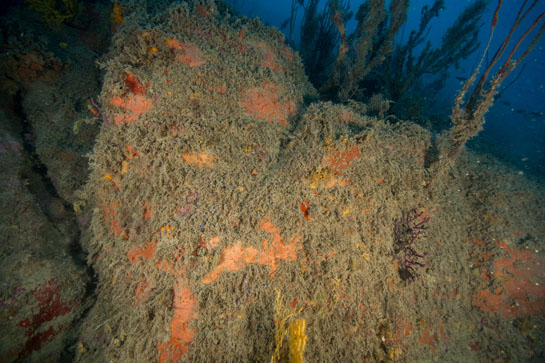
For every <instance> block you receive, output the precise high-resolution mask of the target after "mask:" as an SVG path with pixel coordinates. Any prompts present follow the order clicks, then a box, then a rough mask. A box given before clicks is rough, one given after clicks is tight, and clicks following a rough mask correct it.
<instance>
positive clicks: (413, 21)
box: [229, 0, 545, 179]
mask: <svg viewBox="0 0 545 363" xmlns="http://www.w3.org/2000/svg"><path fill="white" fill-rule="evenodd" d="M229 2H230V3H231V4H232V5H233V6H234V7H235V8H237V9H238V10H239V11H240V12H241V13H242V14H244V15H246V16H248V17H259V18H260V19H261V20H262V22H264V23H265V24H268V25H271V26H276V27H277V28H280V26H281V24H282V22H283V21H284V20H285V19H286V18H287V17H289V15H290V9H291V4H292V1H291V0H278V1H274V2H273V1H267V0H260V1H254V0H230V1H229ZM307 2H308V1H306V3H307ZM471 2H472V0H446V1H445V7H444V9H443V10H442V11H441V12H440V15H439V17H437V18H434V19H433V20H432V21H431V23H430V24H431V31H430V32H429V33H428V35H427V40H429V41H431V43H432V45H434V46H436V47H437V46H439V45H440V44H441V37H442V36H443V34H444V32H445V31H446V29H447V28H448V27H449V26H450V25H451V24H452V23H453V22H454V20H455V19H456V17H457V16H458V15H459V14H460V13H461V12H462V11H463V9H464V8H465V7H466V6H467V5H468V4H470V3H471ZM532 2H533V1H529V2H528V3H529V4H530V3H532ZM325 3H326V1H325V0H322V1H321V4H320V5H321V6H322V7H323V6H324V5H325ZM361 3H362V1H351V2H350V7H351V10H352V11H354V12H356V11H357V9H358V7H359V6H360V4H361ZM387 3H389V1H387ZM432 3H433V1H431V0H415V1H410V6H409V11H408V20H407V22H406V23H405V25H404V26H403V27H402V29H401V30H400V31H399V33H398V35H397V40H398V41H403V38H406V37H407V35H408V34H409V33H410V31H411V30H413V29H416V28H417V27H418V25H419V23H420V14H421V8H422V6H423V5H426V4H427V5H429V6H431V4H432ZM522 3H523V1H522V0H505V1H503V5H502V7H501V9H500V12H499V16H498V25H497V27H496V30H495V34H494V38H493V41H492V44H491V46H490V50H489V53H488V56H487V58H486V59H490V58H491V57H492V55H493V54H494V52H495V51H496V49H497V48H498V47H499V45H500V44H501V42H502V41H503V40H504V39H505V38H506V36H507V34H508V33H509V31H510V29H511V26H512V25H513V22H514V19H515V17H516V14H517V13H518V11H519V9H520V6H521V4H522ZM497 4H498V3H497V1H496V0H490V1H489V2H488V6H487V11H486V13H485V14H484V16H483V17H482V20H481V30H480V34H479V38H480V43H481V46H480V48H479V49H478V50H477V51H476V52H475V53H473V54H472V55H471V56H470V57H469V58H468V59H466V60H465V61H463V62H461V64H460V67H459V69H455V68H454V67H452V68H451V69H450V71H449V78H448V80H447V82H446V84H445V87H444V88H443V89H442V90H441V91H440V92H439V94H436V95H434V97H433V102H431V104H428V105H427V107H429V108H431V109H433V110H434V111H435V112H438V113H440V114H441V115H442V117H444V118H445V119H448V117H449V115H450V110H451V108H452V105H453V103H454V97H455V95H456V93H457V92H458V90H459V89H460V88H461V87H462V84H463V83H462V81H461V79H466V78H468V77H469V75H470V74H471V72H472V71H473V69H474V68H475V65H476V64H477V63H478V60H479V59H480V57H481V55H482V54H483V51H484V48H485V45H486V43H487V41H488V38H489V36H490V31H491V20H492V17H493V13H494V10H495V9H496V6H497ZM544 11H545V3H544V2H543V1H542V2H538V4H537V5H536V7H535V8H534V9H533V10H532V12H531V13H530V14H529V15H528V17H527V19H525V21H524V22H523V23H522V24H521V25H520V26H519V29H518V30H517V31H516V32H515V33H514V35H513V37H512V40H511V45H510V47H509V48H508V49H507V51H506V54H507V53H508V52H509V51H510V49H512V46H513V45H514V44H515V43H516V42H517V41H518V39H519V38H520V36H521V35H522V34H523V33H524V32H525V31H526V30H527V29H528V27H529V26H530V25H531V23H532V22H533V21H534V20H535V18H536V17H537V16H538V14H541V13H543V12H544ZM302 14H303V10H302V8H299V10H298V14H297V15H298V16H297V19H298V21H299V24H300V21H301V18H302ZM354 26H355V21H354V20H352V21H351V22H350V23H348V24H347V30H348V31H350V30H351V29H353V28H354ZM538 28H539V27H537V28H536V29H535V30H534V32H533V33H532V34H531V35H530V36H529V37H527V39H526V41H524V42H522V43H521V45H520V47H519V50H518V52H517V53H516V54H515V57H514V59H516V58H518V57H519V56H520V55H521V54H522V53H523V52H524V51H525V50H526V49H527V47H528V44H529V40H530V39H532V38H533V36H534V35H535V34H536V33H537V30H538ZM283 32H284V33H285V34H286V36H287V32H288V30H287V28H285V29H283ZM299 37H300V34H299V29H298V27H295V30H294V35H293V39H294V40H295V42H296V44H297V42H298V39H299ZM504 59H505V56H504V57H503V59H502V60H500V62H499V63H498V64H503V61H504ZM495 70H497V68H496V69H495ZM492 73H493V72H492ZM512 81H513V82H512ZM485 119H486V123H485V125H484V130H483V131H482V132H481V133H480V134H479V135H478V136H477V137H476V138H474V139H473V140H471V141H470V142H469V144H468V147H469V148H471V149H473V150H476V151H478V152H480V153H488V154H492V155H493V156H494V157H496V158H498V159H500V160H501V161H503V162H505V163H508V164H510V165H511V166H512V168H513V171H514V172H518V173H521V172H522V173H524V174H528V175H535V176H539V177H540V178H544V179H545V37H543V38H541V39H540V40H539V42H538V43H537V45H536V46H535V48H534V50H533V52H532V53H530V54H529V56H528V57H526V59H525V60H524V62H523V63H521V64H519V65H518V67H517V69H515V70H514V71H513V72H512V73H511V74H510V75H509V77H508V78H507V79H506V80H505V81H504V83H503V85H502V87H501V88H500V97H499V98H498V99H496V102H495V104H494V106H493V107H492V108H491V109H490V110H489V112H488V113H487V115H486V117H485Z"/></svg>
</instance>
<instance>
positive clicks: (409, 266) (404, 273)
mask: <svg viewBox="0 0 545 363" xmlns="http://www.w3.org/2000/svg"><path fill="white" fill-rule="evenodd" d="M423 213H424V212H420V213H419V212H418V211H417V209H416V208H413V209H411V210H409V211H408V212H403V211H402V215H401V219H400V220H399V221H397V222H396V224H395V228H394V251H395V254H396V259H397V261H398V263H399V270H398V271H399V276H400V277H401V279H403V280H404V281H408V282H409V283H412V282H413V281H414V280H415V279H416V278H417V277H418V276H419V274H418V272H417V269H418V268H420V267H425V266H426V264H425V263H424V261H423V260H424V258H425V257H426V256H427V255H428V253H426V252H424V253H418V252H417V250H416V247H415V245H416V241H417V240H418V239H419V238H420V237H421V236H422V235H424V232H425V231H426V230H427V229H428V228H429V227H428V223H429V221H430V217H428V216H426V217H422V216H423Z"/></svg>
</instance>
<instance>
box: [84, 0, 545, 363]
mask: <svg viewBox="0 0 545 363" xmlns="http://www.w3.org/2000/svg"><path fill="white" fill-rule="evenodd" d="M103 64H104V65H105V67H106V75H105V79H104V85H103V89H102V93H101V96H100V102H99V103H100V106H99V108H100V112H99V113H100V118H101V119H102V121H103V123H102V128H101V131H100V134H99V136H98V138H97V140H96V144H95V147H94V151H93V153H92V155H91V157H90V166H91V174H90V177H89V180H88V183H87V185H86V187H85V191H84V194H85V196H86V198H87V200H88V203H89V205H90V207H91V209H92V217H91V225H90V232H89V233H90V234H89V235H88V236H87V238H86V246H85V247H86V249H87V250H88V252H89V262H90V264H91V265H92V267H93V268H94V270H95V271H96V273H97V278H98V286H97V302H96V304H95V305H94V306H93V308H92V309H91V310H90V312H89V314H88V315H87V316H86V317H85V319H84V322H83V324H82V327H83V328H82V332H81V335H80V341H79V345H78V347H79V350H78V357H77V358H78V360H79V361H89V362H91V361H118V362H132V361H141V362H155V361H159V362H175V361H252V360H259V361H262V360H269V359H270V358H271V357H273V356H274V357H275V358H274V359H287V357H288V356H289V351H288V350H289V344H287V343H286V341H287V340H289V337H288V335H289V334H288V333H287V332H288V330H289V329H288V327H289V326H295V325H292V323H293V324H295V322H297V321H299V323H297V324H298V325H297V326H299V327H304V328H299V333H298V334H293V335H294V337H297V338H298V339H303V338H302V337H303V334H304V342H305V343H304V344H291V345H292V346H294V347H295V346H298V347H301V346H302V347H303V348H301V349H303V350H304V351H299V352H297V353H296V352H291V354H292V355H295V354H297V356H299V357H303V356H304V357H306V359H308V361H335V360H338V359H339V358H338V357H340V356H342V357H343V360H346V361H361V360H365V359H368V360H372V361H381V360H384V361H385V360H388V359H392V360H394V359H401V360H402V359H405V360H409V361H410V360H416V359H422V357H426V358H425V359H430V360H431V359H433V357H434V354H439V353H441V354H443V353H444V354H447V352H450V353H448V354H451V355H450V356H449V359H452V360H456V354H458V353H459V352H461V351H465V350H467V349H469V347H470V343H471V344H473V343H474V342H473V341H472V339H474V337H473V336H472V334H473V333H471V332H467V331H463V332H462V331H461V330H460V329H459V328H457V327H458V326H459V325H458V324H462V325H463V324H466V325H467V326H470V325H471V324H473V323H475V322H479V321H480V319H481V318H482V315H480V314H482V311H481V308H482V307H483V306H484V305H486V304H487V303H488V302H490V301H491V299H489V298H487V297H488V296H489V295H490V294H488V295H486V296H485V295H483V294H481V295H482V296H483V297H481V298H478V299H477V298H476V299H475V301H474V302H473V300H472V298H471V296H472V293H473V291H471V287H470V286H469V283H468V281H470V280H471V279H472V276H473V272H472V271H470V270H469V268H468V267H467V266H468V264H469V263H470V259H469V255H470V250H471V246H470V244H464V242H463V241H464V239H467V238H468V236H469V235H470V234H472V233H475V234H476V233H480V231H482V230H483V229H477V228H474V229H473V230H469V229H468V228H466V227H467V226H466V223H465V222H464V223H462V224H460V221H462V220H464V221H466V220H467V219H468V218H469V219H471V218H473V217H474V216H475V215H474V214H472V213H474V211H473V210H472V208H475V206H474V205H472V204H471V203H470V202H468V201H467V200H466V199H464V198H465V194H464V193H463V192H462V191H461V190H462V188H460V186H461V185H462V183H464V182H467V181H464V180H463V178H462V177H460V176H457V177H452V180H451V182H450V183H449V184H444V185H442V184H438V183H437V184H434V185H431V186H430V182H431V180H430V179H429V176H428V171H427V169H426V168H425V163H426V157H427V155H426V152H427V150H430V149H431V141H430V135H429V133H428V132H427V131H425V130H423V129H422V128H420V127H418V126H416V125H414V124H411V123H408V122H407V123H406V122H399V123H398V124H396V125H390V124H388V123H386V122H384V121H383V120H378V119H376V118H371V117H367V116H364V115H361V114H359V113H358V112H357V111H356V110H357V109H359V110H361V109H364V107H361V105H357V104H355V103H352V104H351V107H347V106H341V105H334V104H331V103H315V104H312V105H306V108H305V107H304V105H303V98H304V96H305V95H309V94H313V93H314V92H315V91H314V90H313V89H312V87H311V86H310V85H309V84H308V82H307V81H306V78H305V76H304V74H303V72H302V66H301V62H300V60H299V58H298V56H297V55H296V54H295V53H293V51H292V50H290V49H289V48H287V47H286V46H285V45H284V42H283V39H282V36H281V35H280V33H278V32H276V31H274V30H271V29H269V28H266V27H264V26H263V25H261V24H260V23H259V22H258V21H255V20H248V19H233V18H229V17H228V15H227V13H225V12H223V11H220V8H219V6H216V5H215V3H214V2H204V1H203V2H192V3H190V4H188V3H184V4H183V5H181V6H174V7H172V8H170V9H169V10H167V11H166V12H164V13H158V14H155V15H154V16H151V17H143V14H139V13H134V14H129V13H127V14H126V16H125V18H124V22H123V25H122V26H121V27H120V28H119V31H118V33H117V34H116V35H115V37H114V41H113V47H112V50H111V52H110V54H109V56H108V58H107V59H105V60H104V62H103ZM468 164H469V162H468ZM463 167H465V168H467V169H471V166H468V165H464V166H463ZM460 175H462V172H460ZM456 178H458V179H456ZM474 192H475V191H474ZM475 193H477V192H475ZM407 210H414V211H415V215H417V216H418V218H422V220H425V221H426V226H429V228H427V229H426V232H425V233H423V235H422V236H419V238H418V240H417V241H415V242H414V244H418V246H415V247H414V250H415V251H418V253H419V254H420V253H421V257H422V258H423V259H425V261H424V260H423V261H422V267H423V268H422V271H420V270H419V271H418V276H417V275H416V274H415V276H414V281H413V282H412V283H411V284H407V283H406V282H405V281H404V279H403V276H402V274H400V271H399V270H400V266H399V264H398V263H397V262H396V254H395V246H394V242H395V241H394V230H395V225H396V222H397V221H399V220H400V218H402V211H407ZM469 216H471V217H469ZM473 219H476V218H473ZM415 223H420V221H415ZM528 228H529V229H531V228H535V226H532V227H528ZM536 233H543V231H542V230H541V231H539V230H537V231H536ZM411 248H412V244H411ZM420 251H421V252H420ZM447 256H448V257H447ZM418 261H419V263H420V260H418ZM461 261H462V262H461ZM504 265H505V264H504ZM424 267H425V268H424ZM481 267H483V268H484V266H481ZM452 271H456V273H457V274H456V276H457V278H456V279H454V278H453V277H452V276H451V275H452ZM513 271H518V270H515V269H513ZM411 280H412V279H411ZM462 295H463V296H464V297H463V298H462ZM457 296H459V298H458V297H457ZM540 296H541V295H540ZM472 304H473V305H475V306H473V305H472ZM460 305H462V306H463V308H464V309H465V311H466V312H465V313H464V314H463V315H460V313H459V312H460ZM485 311H486V310H485ZM533 312H535V313H536V314H541V313H542V312H543V308H540V309H538V311H537V310H536V311H533ZM450 316H455V317H456V318H455V319H454V318H453V319H451V320H448V319H446V318H445V319H443V317H450ZM502 324H504V325H506V326H507V325H508V324H507V323H505V322H503V321H502V322H501V323H498V326H502V327H503V325H502ZM460 326H461V325H460ZM463 326H465V325H463ZM294 329H295V328H294ZM511 329H514V328H512V327H511ZM294 339H295V338H294ZM481 344H484V342H483V343H481ZM453 345H454V346H460V347H464V348H463V349H462V348H461V350H458V351H457V352H458V353H456V351H455V352H453V350H452V349H451V350H450V351H449V347H452V346H453ZM466 348H467V349H466ZM294 349H295V348H294ZM513 349H517V348H513ZM476 354H477V353H476Z"/></svg>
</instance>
